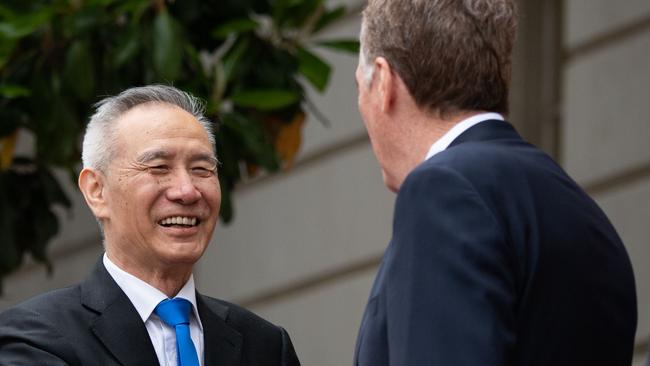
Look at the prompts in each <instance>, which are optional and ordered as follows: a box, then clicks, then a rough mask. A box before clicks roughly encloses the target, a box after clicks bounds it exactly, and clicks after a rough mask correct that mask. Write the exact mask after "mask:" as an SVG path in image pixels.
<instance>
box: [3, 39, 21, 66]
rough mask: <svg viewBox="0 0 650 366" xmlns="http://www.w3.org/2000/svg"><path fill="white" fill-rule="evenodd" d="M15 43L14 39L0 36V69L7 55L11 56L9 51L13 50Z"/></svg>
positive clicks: (7, 58)
mask: <svg viewBox="0 0 650 366" xmlns="http://www.w3.org/2000/svg"><path fill="white" fill-rule="evenodd" d="M16 43H17V42H16V40H15V39H8V38H5V37H2V36H0V70H2V68H3V67H4V65H5V64H6V63H7V61H8V60H9V57H11V53H12V52H13V51H14V48H15V47H16Z"/></svg>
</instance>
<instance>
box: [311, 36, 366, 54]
mask: <svg viewBox="0 0 650 366" xmlns="http://www.w3.org/2000/svg"><path fill="white" fill-rule="evenodd" d="M316 44H317V45H318V46H321V47H326V48H329V49H332V50H335V51H345V52H350V53H357V54H358V53H359V41H356V40H350V39H332V40H325V41H318V42H316Z"/></svg>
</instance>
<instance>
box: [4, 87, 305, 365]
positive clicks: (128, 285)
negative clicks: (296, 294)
mask: <svg viewBox="0 0 650 366" xmlns="http://www.w3.org/2000/svg"><path fill="white" fill-rule="evenodd" d="M82 160H83V165H84V168H83V170H82V171H81V173H80V175H79V187H80V189H81V192H82V193H83V195H84V198H85V199H86V202H87V204H88V206H89V207H90V209H91V210H92V212H93V214H94V215H95V217H96V218H97V220H98V222H99V223H100V226H101V228H102V232H103V235H104V246H105V249H106V253H105V254H104V256H103V258H102V259H101V260H100V261H99V262H98V263H97V265H96V266H95V268H94V269H93V270H92V273H91V274H90V275H89V277H88V278H86V279H85V281H83V282H81V283H80V284H78V285H75V286H72V287H69V288H65V289H61V290H57V291H54V292H50V293H47V294H44V295H41V296H38V297H35V298H33V299H31V300H28V301H27V302H25V303H22V304H20V305H17V306H16V307H14V308H12V309H9V310H7V311H5V312H4V313H2V314H1V315H0V364H2V365H3V366H4V365H37V364H38V365H84V366H85V365H157V364H161V365H180V366H189V365H204V366H209V365H219V366H224V365H232V366H234V365H251V366H252V365H268V366H272V365H286V366H294V365H299V362H298V359H297V357H296V354H295V351H294V349H293V345H292V344H291V340H290V339H289V335H288V334H287V333H286V332H285V330H284V329H282V328H281V327H278V326H275V325H273V324H271V323H269V322H267V321H265V320H263V319H261V318H259V317H258V316H256V315H254V314H253V313H251V312H249V311H247V310H245V309H242V308H240V307H238V306H236V305H233V304H229V303H226V302H224V301H221V300H218V299H214V298H211V297H208V296H204V295H201V294H199V293H197V292H196V291H195V288H194V278H193V276H192V268H193V266H194V263H196V261H198V260H199V258H200V257H201V256H202V255H203V252H204V251H205V249H206V248H207V246H208V244H209V242H210V239H211V237H212V233H213V231H214V227H215V224H216V222H217V218H218V215H219V206H220V203H221V193H220V189H219V180H218V178H217V159H216V156H215V142H214V136H213V134H212V129H211V126H210V121H209V120H208V119H207V118H205V117H204V116H203V110H202V104H201V103H200V102H199V101H198V100H197V99H196V98H194V97H192V96H191V95H189V94H187V93H184V92H182V91H180V90H178V89H175V88H173V87H169V86H162V85H153V86H145V87H137V88H131V89H128V90H126V91H124V92H122V93H120V94H119V95H117V96H114V97H108V98H106V99H104V100H102V101H101V102H99V103H98V104H97V111H96V113H95V114H94V115H93V116H92V117H91V119H90V122H89V124H88V127H87V129H86V134H85V136H84V141H83V153H82Z"/></svg>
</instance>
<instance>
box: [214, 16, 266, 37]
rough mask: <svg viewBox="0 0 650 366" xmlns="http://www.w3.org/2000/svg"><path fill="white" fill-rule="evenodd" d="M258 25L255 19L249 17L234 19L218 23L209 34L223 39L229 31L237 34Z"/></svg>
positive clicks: (248, 30)
mask: <svg viewBox="0 0 650 366" xmlns="http://www.w3.org/2000/svg"><path fill="white" fill-rule="evenodd" d="M258 25H259V24H258V23H257V22H256V21H254V20H253V19H250V18H242V19H235V20H231V21H229V22H226V23H224V24H222V25H220V26H219V27H217V28H216V29H215V30H213V31H212V32H211V33H210V35H212V37H214V38H216V39H224V38H226V37H228V35H229V34H231V33H234V34H239V33H245V32H250V31H252V30H255V29H256V28H257V27H258Z"/></svg>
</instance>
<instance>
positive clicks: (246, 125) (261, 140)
mask: <svg viewBox="0 0 650 366" xmlns="http://www.w3.org/2000/svg"><path fill="white" fill-rule="evenodd" d="M223 128H224V131H228V132H230V133H231V138H232V139H234V140H238V141H240V144H239V145H240V148H241V147H243V148H244V157H245V158H246V160H247V161H250V162H253V163H255V164H257V165H259V166H261V167H263V168H265V169H267V170H268V171H275V170H277V169H278V168H279V166H280V165H279V163H278V155H277V153H276V150H275V147H274V146H273V144H272V143H271V141H270V138H269V136H268V135H267V133H266V131H265V130H264V128H263V126H262V124H261V123H260V122H258V121H256V120H252V119H250V118H248V117H247V116H245V115H242V114H238V113H229V114H226V115H224V116H223Z"/></svg>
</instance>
